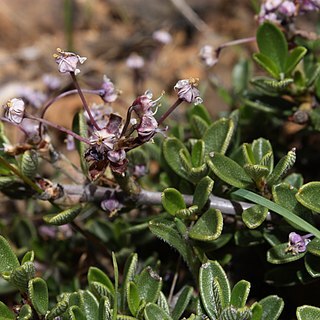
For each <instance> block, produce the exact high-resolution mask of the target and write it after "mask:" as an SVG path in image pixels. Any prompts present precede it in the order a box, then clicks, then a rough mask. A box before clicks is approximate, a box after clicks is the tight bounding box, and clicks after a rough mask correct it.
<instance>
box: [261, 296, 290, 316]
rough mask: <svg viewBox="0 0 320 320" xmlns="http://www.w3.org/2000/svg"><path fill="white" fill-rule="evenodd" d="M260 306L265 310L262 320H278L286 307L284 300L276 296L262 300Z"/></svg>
mask: <svg viewBox="0 0 320 320" xmlns="http://www.w3.org/2000/svg"><path fill="white" fill-rule="evenodd" d="M259 304H261V305H262V310H263V312H262V318H261V320H271V319H272V320H277V319H278V318H279V317H280V314H281V312H282V310H283V307H284V302H283V299H281V298H279V297H278V296H275V295H272V296H268V297H266V298H264V299H262V300H260V301H259Z"/></svg>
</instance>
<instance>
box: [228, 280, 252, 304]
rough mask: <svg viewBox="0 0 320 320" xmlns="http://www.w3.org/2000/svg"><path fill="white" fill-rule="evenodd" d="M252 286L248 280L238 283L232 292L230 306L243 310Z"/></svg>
mask: <svg viewBox="0 0 320 320" xmlns="http://www.w3.org/2000/svg"><path fill="white" fill-rule="evenodd" d="M250 286H251V285H250V282H248V281H246V280H240V281H239V282H237V283H236V284H235V286H234V287H233V288H232V291H231V301H230V304H231V305H232V306H234V307H236V308H243V307H244V306H245V305H246V301H247V299H248V296H249V292H250Z"/></svg>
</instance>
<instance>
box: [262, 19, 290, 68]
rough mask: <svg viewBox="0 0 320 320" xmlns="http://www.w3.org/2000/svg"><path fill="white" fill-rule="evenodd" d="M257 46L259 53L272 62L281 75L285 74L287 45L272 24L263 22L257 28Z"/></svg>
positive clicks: (282, 35)
mask: <svg viewBox="0 0 320 320" xmlns="http://www.w3.org/2000/svg"><path fill="white" fill-rule="evenodd" d="M257 44H258V47H259V50H260V52H261V53H262V54H263V55H265V56H266V57H268V58H269V59H270V60H271V61H273V62H274V64H275V65H276V67H277V69H278V70H279V71H280V72H281V73H285V67H286V63H287V56H288V44H287V41H286V38H285V36H284V34H283V33H282V32H281V31H280V30H279V29H278V28H277V27H276V26H275V25H274V24H272V23H270V22H265V23H263V24H262V25H260V27H259V28H258V31H257Z"/></svg>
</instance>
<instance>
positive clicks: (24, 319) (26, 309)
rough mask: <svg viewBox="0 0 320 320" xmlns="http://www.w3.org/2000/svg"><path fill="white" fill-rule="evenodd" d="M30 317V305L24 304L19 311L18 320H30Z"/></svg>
mask: <svg viewBox="0 0 320 320" xmlns="http://www.w3.org/2000/svg"><path fill="white" fill-rule="evenodd" d="M32 316H33V314H32V309H31V307H30V305H28V304H24V305H23V306H22V307H21V309H20V312H19V316H18V320H31V319H32Z"/></svg>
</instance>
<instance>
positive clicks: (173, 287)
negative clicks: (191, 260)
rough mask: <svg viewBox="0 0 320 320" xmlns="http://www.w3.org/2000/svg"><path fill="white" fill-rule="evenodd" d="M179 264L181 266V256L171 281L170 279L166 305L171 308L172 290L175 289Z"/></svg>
mask: <svg viewBox="0 0 320 320" xmlns="http://www.w3.org/2000/svg"><path fill="white" fill-rule="evenodd" d="M180 264H181V256H179V258H178V262H177V267H176V272H175V273H174V276H173V279H172V284H171V288H170V293H169V297H168V304H169V306H171V303H172V298H173V293H174V289H175V287H176V285H177V281H178V276H179V269H180Z"/></svg>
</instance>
